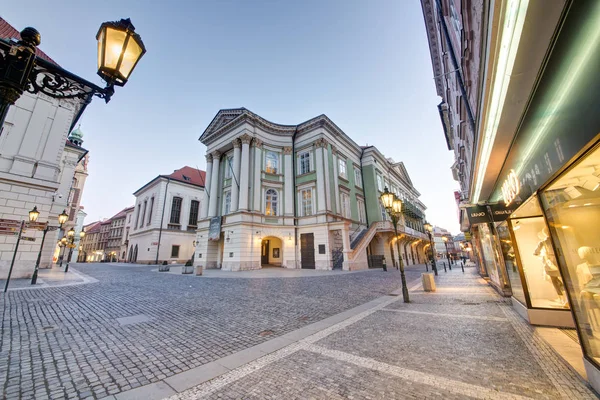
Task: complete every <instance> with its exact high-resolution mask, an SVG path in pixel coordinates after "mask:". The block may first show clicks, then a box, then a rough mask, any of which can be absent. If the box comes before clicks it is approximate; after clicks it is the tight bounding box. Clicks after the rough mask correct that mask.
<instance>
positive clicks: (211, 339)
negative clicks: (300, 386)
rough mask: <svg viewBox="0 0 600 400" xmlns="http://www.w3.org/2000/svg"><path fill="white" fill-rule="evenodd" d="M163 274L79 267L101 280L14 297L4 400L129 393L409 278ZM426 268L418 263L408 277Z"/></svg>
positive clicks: (8, 309) (4, 342)
mask: <svg viewBox="0 0 600 400" xmlns="http://www.w3.org/2000/svg"><path fill="white" fill-rule="evenodd" d="M153 268H156V267H140V266H136V267H127V266H114V265H110V264H83V265H82V264H79V265H77V266H76V269H77V270H78V271H80V272H81V273H83V274H84V275H85V276H88V277H91V278H93V279H94V280H97V282H95V283H90V284H84V285H77V286H62V287H47V288H42V289H37V288H36V289H34V290H9V291H8V293H6V294H4V295H3V296H2V297H1V298H0V308H1V310H0V312H1V313H2V332H1V337H0V360H2V361H0V391H1V393H2V396H1V397H3V398H8V399H14V398H24V399H45V398H52V399H63V398H77V399H79V398H102V397H104V396H108V395H111V394H116V393H120V392H123V391H127V390H130V389H132V388H136V387H139V386H142V385H146V384H148V383H151V382H157V381H159V380H162V379H164V378H166V377H169V376H172V375H174V374H177V373H180V372H182V371H186V370H188V369H191V368H194V367H198V366H200V365H204V364H206V363H208V362H211V361H214V360H216V359H219V358H221V357H224V356H227V355H230V354H232V353H234V352H237V351H239V350H242V349H246V348H248V347H251V346H254V345H257V344H260V343H263V342H265V341H267V340H269V339H272V338H273V337H276V336H280V335H283V334H285V333H288V332H290V331H293V330H295V329H298V328H301V327H303V326H305V325H308V324H310V323H313V322H315V321H319V320H321V319H323V318H326V317H329V316H332V315H334V314H337V313H340V312H342V311H344V310H348V309H350V308H352V307H355V306H357V305H360V304H363V303H366V302H368V301H370V300H373V299H375V298H379V297H381V296H384V295H386V294H388V293H390V292H391V291H393V290H395V289H397V288H398V286H399V282H400V280H399V274H398V272H397V271H395V270H394V271H390V272H387V273H384V272H383V271H381V270H372V271H365V272H359V273H351V274H332V275H331V276H327V275H326V276H318V277H307V278H289V279H270V278H269V279H219V278H212V279H203V278H202V277H191V276H182V275H172V274H160V273H156V272H151V270H152V269H153ZM423 269H424V267H423V266H414V267H408V268H407V279H408V281H409V282H410V281H412V280H415V279H417V278H418V276H419V274H420V272H422V271H423ZM311 354H312V353H311Z"/></svg>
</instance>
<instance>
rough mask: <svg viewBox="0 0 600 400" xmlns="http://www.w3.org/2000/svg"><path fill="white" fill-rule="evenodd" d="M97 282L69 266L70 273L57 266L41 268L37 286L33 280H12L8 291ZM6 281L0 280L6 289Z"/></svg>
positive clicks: (0, 283)
mask: <svg viewBox="0 0 600 400" xmlns="http://www.w3.org/2000/svg"><path fill="white" fill-rule="evenodd" d="M93 282H96V279H94V278H91V277H89V276H85V275H83V274H81V273H79V272H78V271H77V270H76V269H75V268H74V267H71V266H69V272H66V273H65V272H64V267H62V268H60V267H59V266H58V265H55V266H54V267H53V268H41V269H40V270H39V272H38V279H37V282H36V284H35V285H32V284H31V278H26V279H11V280H10V282H9V285H8V290H23V289H38V288H45V287H50V286H70V285H80V284H85V283H93ZM5 284H6V279H0V285H1V287H2V288H4V285H5Z"/></svg>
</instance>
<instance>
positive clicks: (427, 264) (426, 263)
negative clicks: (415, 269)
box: [425, 262, 429, 272]
mask: <svg viewBox="0 0 600 400" xmlns="http://www.w3.org/2000/svg"><path fill="white" fill-rule="evenodd" d="M425 272H429V263H428V262H425Z"/></svg>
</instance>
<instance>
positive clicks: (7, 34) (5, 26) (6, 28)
mask: <svg viewBox="0 0 600 400" xmlns="http://www.w3.org/2000/svg"><path fill="white" fill-rule="evenodd" d="M0 38H2V39H13V38H14V39H17V40H21V35H20V34H19V31H18V30H16V29H15V28H14V27H13V26H12V25H11V24H9V23H8V22H6V20H5V19H4V18H2V17H0ZM35 54H36V55H37V56H38V57H40V58H43V59H44V60H46V61H50V62H51V63H53V64H56V65H58V63H57V62H56V61H54V60H53V59H51V58H50V57H49V56H48V55H47V54H46V53H44V52H43V51H42V50H40V49H39V48H38V49H36V53H35Z"/></svg>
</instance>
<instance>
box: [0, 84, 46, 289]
mask: <svg viewBox="0 0 600 400" xmlns="http://www.w3.org/2000/svg"><path fill="white" fill-rule="evenodd" d="M0 89H1V88H0ZM0 92H1V90H0ZM0 127H2V125H0ZM39 215H40V213H39V211H38V210H37V206H34V207H33V209H32V210H31V211H29V222H35V221H37V219H38V217H39ZM24 226H25V221H21V226H20V228H19V233H18V236H17V243H16V244H15V251H14V253H13V257H12V261H11V262H10V268H9V269H8V276H7V277H6V284H5V285H4V293H6V291H7V290H8V283H9V282H10V276H11V275H12V270H13V267H14V266H15V260H16V259H17V250H19V243H20V242H21V235H22V234H23V227H24Z"/></svg>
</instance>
